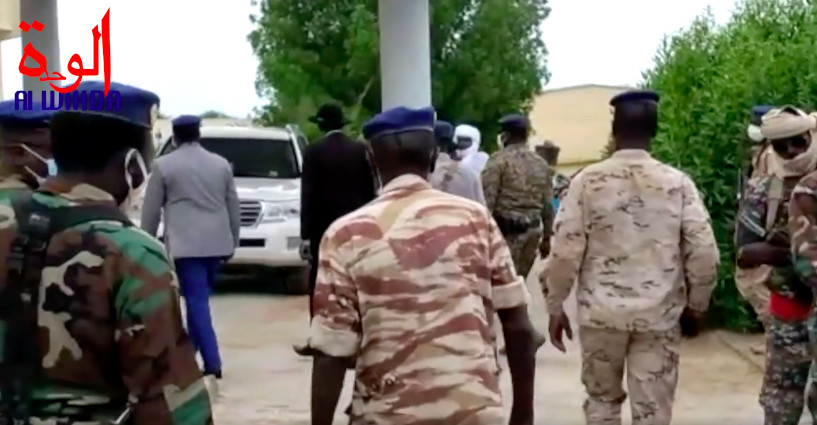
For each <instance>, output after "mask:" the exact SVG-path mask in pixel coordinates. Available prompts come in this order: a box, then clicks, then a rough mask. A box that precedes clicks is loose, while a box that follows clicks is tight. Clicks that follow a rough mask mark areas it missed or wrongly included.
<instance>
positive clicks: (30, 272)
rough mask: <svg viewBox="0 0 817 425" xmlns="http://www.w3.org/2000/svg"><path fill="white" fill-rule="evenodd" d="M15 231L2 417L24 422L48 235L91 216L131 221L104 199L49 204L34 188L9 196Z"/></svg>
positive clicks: (6, 295)
mask: <svg viewBox="0 0 817 425" xmlns="http://www.w3.org/2000/svg"><path fill="white" fill-rule="evenodd" d="M12 208H13V209H14V214H15V219H16V221H17V234H16V236H15V238H14V240H13V241H12V244H11V249H10V253H9V256H8V258H7V271H6V287H5V288H4V290H3V291H2V292H1V293H0V309H2V311H3V316H4V317H5V319H6V321H7V327H6V335H5V338H4V341H3V350H4V352H3V357H2V360H3V361H2V362H1V363H0V417H3V416H8V418H9V419H11V420H12V421H14V423H17V421H20V423H28V421H29V420H30V417H31V407H30V405H31V391H32V385H33V383H34V381H35V379H36V378H37V376H38V374H39V372H40V364H41V361H40V359H41V358H42V357H41V355H40V350H39V345H38V339H37V338H32V335H37V331H38V323H37V308H38V305H39V294H40V285H41V280H42V270H43V268H44V267H45V264H46V253H47V250H48V244H49V242H50V240H51V237H52V236H53V235H55V234H57V233H59V232H62V231H63V230H66V229H68V228H71V227H74V226H77V225H79V224H82V223H86V222H90V221H102V220H104V221H116V222H120V223H122V224H123V225H125V226H132V224H131V222H130V221H129V220H128V218H127V217H126V216H125V215H124V214H123V213H122V212H120V211H119V210H118V209H115V208H111V207H110V206H102V205H86V206H75V207H61V208H50V207H48V206H46V205H43V204H41V203H39V202H37V201H36V200H35V199H34V194H33V193H32V192H26V193H21V194H19V195H18V196H15V197H14V198H12Z"/></svg>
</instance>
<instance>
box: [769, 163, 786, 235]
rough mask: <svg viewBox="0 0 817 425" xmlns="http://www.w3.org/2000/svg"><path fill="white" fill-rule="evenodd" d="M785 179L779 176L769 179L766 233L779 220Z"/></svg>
mask: <svg viewBox="0 0 817 425" xmlns="http://www.w3.org/2000/svg"><path fill="white" fill-rule="evenodd" d="M783 192H784V189H783V179H781V178H780V177H777V176H771V177H769V186H768V188H767V190H766V231H767V232H769V231H771V230H772V228H773V227H774V224H775V222H776V220H777V210H778V209H780V203H781V202H783Z"/></svg>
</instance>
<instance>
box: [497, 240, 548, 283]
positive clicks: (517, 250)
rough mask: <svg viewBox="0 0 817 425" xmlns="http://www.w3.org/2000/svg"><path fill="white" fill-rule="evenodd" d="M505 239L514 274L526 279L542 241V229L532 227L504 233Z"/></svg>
mask: <svg viewBox="0 0 817 425" xmlns="http://www.w3.org/2000/svg"><path fill="white" fill-rule="evenodd" d="M505 241H506V242H507V243H508V248H510V249H511V257H513V265H514V267H516V274H518V275H519V276H522V278H523V279H527V277H528V273H530V269H531V267H533V262H534V260H536V253H537V252H538V250H539V242H541V241H542V229H540V228H538V227H532V228H531V229H529V230H528V231H527V232H525V233H519V234H516V235H506V236H505Z"/></svg>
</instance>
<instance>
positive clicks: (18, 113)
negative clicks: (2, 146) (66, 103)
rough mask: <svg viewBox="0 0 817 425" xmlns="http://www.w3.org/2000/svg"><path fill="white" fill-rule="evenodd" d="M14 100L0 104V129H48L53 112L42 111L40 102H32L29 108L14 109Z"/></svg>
mask: <svg viewBox="0 0 817 425" xmlns="http://www.w3.org/2000/svg"><path fill="white" fill-rule="evenodd" d="M15 104H16V103H15V101H14V100H7V101H4V102H0V127H3V128H13V127H48V123H49V122H50V121H51V117H52V116H53V115H54V113H55V112H57V111H53V110H49V109H43V107H42V104H41V103H40V102H32V105H31V108H30V109H27V110H24V109H20V110H18V109H16V107H15Z"/></svg>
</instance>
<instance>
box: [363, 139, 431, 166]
mask: <svg viewBox="0 0 817 425" xmlns="http://www.w3.org/2000/svg"><path fill="white" fill-rule="evenodd" d="M436 145H437V141H436V139H435V138H434V133H432V132H430V131H410V132H406V133H399V134H389V135H386V136H383V137H381V138H380V139H378V140H377V141H376V142H374V143H373V144H372V149H373V150H379V148H380V147H381V146H383V147H386V146H388V148H387V149H389V150H391V151H392V152H393V159H394V160H395V161H397V162H398V163H399V164H395V165H402V166H411V167H419V168H427V167H430V166H431V153H432V152H433V151H434V148H435V147H436Z"/></svg>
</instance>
